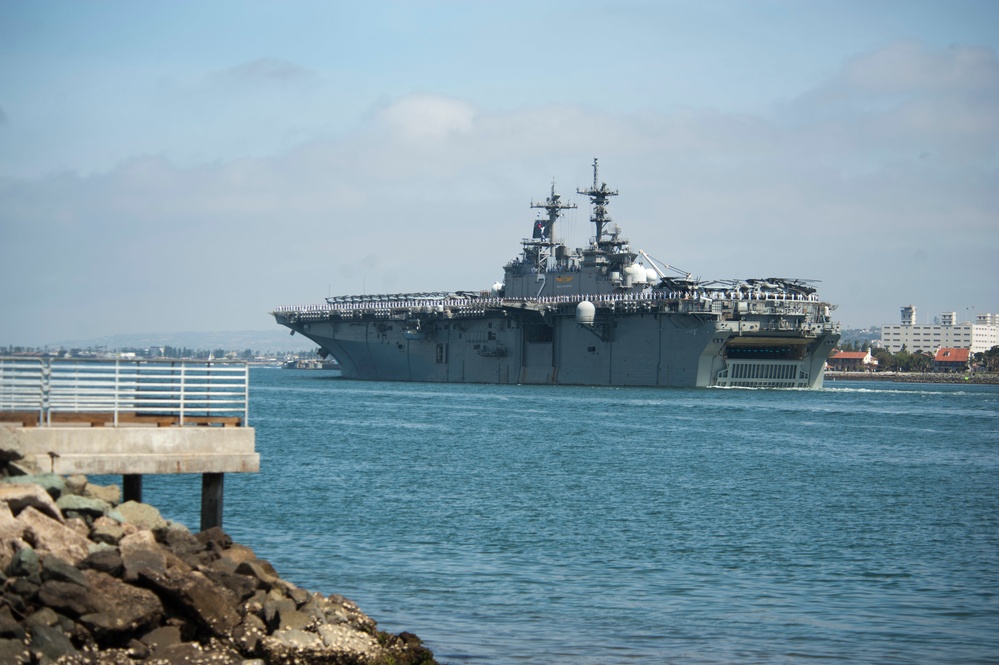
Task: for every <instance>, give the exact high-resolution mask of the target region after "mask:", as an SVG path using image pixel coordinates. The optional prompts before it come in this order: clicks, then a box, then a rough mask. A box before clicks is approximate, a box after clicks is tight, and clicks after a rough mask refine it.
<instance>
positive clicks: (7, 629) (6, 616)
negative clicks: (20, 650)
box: [0, 605, 24, 662]
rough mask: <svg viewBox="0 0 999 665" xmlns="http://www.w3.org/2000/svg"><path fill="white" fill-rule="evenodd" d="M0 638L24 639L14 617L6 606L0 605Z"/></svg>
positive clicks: (21, 628) (22, 630)
mask: <svg viewBox="0 0 999 665" xmlns="http://www.w3.org/2000/svg"><path fill="white" fill-rule="evenodd" d="M0 637H2V638H13V639H18V640H23V639H24V628H23V627H22V626H21V624H19V623H18V622H17V620H16V619H14V615H13V614H12V613H11V611H10V608H9V607H7V606H6V605H0ZM0 662H3V661H2V660H0Z"/></svg>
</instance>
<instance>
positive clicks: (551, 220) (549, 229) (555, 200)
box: [531, 179, 577, 253]
mask: <svg viewBox="0 0 999 665" xmlns="http://www.w3.org/2000/svg"><path fill="white" fill-rule="evenodd" d="M561 198H562V197H561V196H559V195H558V194H556V193H555V180H554V179H552V193H551V196H549V197H548V198H547V199H545V202H544V203H535V202H534V201H531V207H532V208H540V209H543V210H544V211H545V212H547V213H548V221H546V222H544V225H545V230H544V235H543V237H544V238H547V239H548V248H549V252H550V253H551V252H554V250H555V221H556V220H557V219H558V218H559V217H560V216H561V215H562V211H563V210H571V209H572V208H576V207H577V206H576V204H575V203H562V202H561V201H560V200H559V199H561Z"/></svg>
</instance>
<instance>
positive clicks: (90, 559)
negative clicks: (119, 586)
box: [80, 549, 125, 577]
mask: <svg viewBox="0 0 999 665" xmlns="http://www.w3.org/2000/svg"><path fill="white" fill-rule="evenodd" d="M80 568H81V569H82V570H87V569H90V570H99V571H101V572H102V573H107V574H108V575H113V576H115V577H120V576H121V575H122V574H123V573H124V572H125V564H124V563H122V560H121V554H120V553H119V552H118V550H117V549H109V550H100V551H98V552H94V553H92V554H89V555H88V556H87V558H86V559H84V560H83V561H81V562H80Z"/></svg>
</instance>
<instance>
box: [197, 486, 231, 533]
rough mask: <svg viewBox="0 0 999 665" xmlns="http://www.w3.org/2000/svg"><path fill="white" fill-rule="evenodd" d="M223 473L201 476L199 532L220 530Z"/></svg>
mask: <svg viewBox="0 0 999 665" xmlns="http://www.w3.org/2000/svg"><path fill="white" fill-rule="evenodd" d="M224 481H225V474H224V473H203V474H201V530H202V531H204V530H205V529H210V528H212V527H213V526H217V527H219V528H222V489H223V485H224Z"/></svg>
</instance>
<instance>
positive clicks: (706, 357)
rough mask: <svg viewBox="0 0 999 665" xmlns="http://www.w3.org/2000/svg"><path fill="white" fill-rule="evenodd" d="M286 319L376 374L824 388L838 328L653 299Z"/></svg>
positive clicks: (356, 368) (347, 365) (357, 369)
mask: <svg viewBox="0 0 999 665" xmlns="http://www.w3.org/2000/svg"><path fill="white" fill-rule="evenodd" d="M277 319H278V322H279V323H282V324H283V325H286V326H288V327H290V328H291V329H292V330H294V331H296V332H298V333H300V334H302V335H304V336H305V337H308V338H309V339H311V340H312V341H314V342H315V343H316V344H318V345H319V346H320V347H322V348H323V349H325V350H326V351H327V352H328V353H329V354H330V355H332V356H333V357H334V358H336V360H337V361H338V362H339V364H340V367H341V374H342V376H343V377H345V378H354V379H364V380H376V381H422V382H442V383H487V384H554V385H593V386H663V387H667V386H669V387H708V386H728V387H736V386H741V387H773V388H819V387H821V386H822V379H823V368H824V365H825V360H826V358H827V357H828V355H829V353H830V352H831V350H832V349H833V347H834V345H835V343H836V341H838V339H839V335H838V333H836V332H833V331H819V332H818V333H817V334H812V333H808V332H806V333H802V332H801V331H790V332H788V331H784V332H781V331H762V330H759V329H758V326H752V325H748V326H746V325H741V324H736V323H733V322H731V321H721V320H712V319H711V318H710V317H705V316H703V315H693V314H681V313H674V312H654V311H653V312H640V313H638V312H631V313H616V312H611V313H607V314H605V315H604V316H603V317H601V318H600V319H598V321H596V322H594V323H593V324H590V325H584V324H581V323H579V322H578V321H577V320H576V318H575V317H574V316H573V315H572V314H571V313H569V312H567V311H564V312H558V311H549V312H536V311H518V310H517V309H516V308H505V309H501V310H496V311H492V312H489V311H483V312H481V313H478V314H477V315H476V316H472V317H461V316H458V317H454V318H434V317H429V318H428V317H423V318H421V319H418V320H417V319H408V320H407V319H396V320H393V319H378V318H375V317H359V318H358V317H349V318H346V317H344V318H341V317H332V318H331V320H311V321H302V320H297V321H294V320H290V319H288V318H285V317H281V316H280V315H279V316H278V317H277ZM750 352H755V354H756V355H762V356H764V357H763V358H762V359H758V358H753V357H747V356H752V355H753V353H750Z"/></svg>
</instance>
